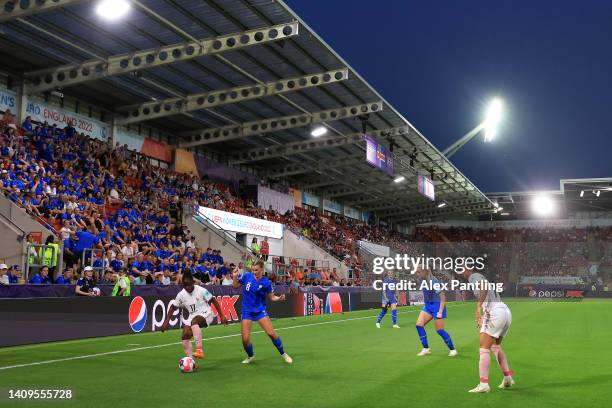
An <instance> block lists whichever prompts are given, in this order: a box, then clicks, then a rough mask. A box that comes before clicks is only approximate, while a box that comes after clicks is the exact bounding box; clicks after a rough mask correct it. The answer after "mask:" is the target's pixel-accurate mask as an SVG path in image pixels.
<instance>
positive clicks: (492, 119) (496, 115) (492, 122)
mask: <svg viewBox="0 0 612 408" xmlns="http://www.w3.org/2000/svg"><path fill="white" fill-rule="evenodd" d="M502 113H503V103H502V101H501V99H499V98H494V99H493V100H492V101H491V103H490V104H489V107H488V108H487V113H486V115H485V119H484V120H483V121H482V122H481V123H480V124H479V125H478V126H476V127H475V128H474V129H472V130H470V131H469V132H467V133H466V134H465V135H463V136H462V137H461V138H460V139H459V140H457V141H456V142H455V143H453V144H452V145H450V146H448V147H447V148H446V149H444V151H443V152H442V154H443V155H444V156H446V158H447V159H448V158H449V157H451V156H452V155H453V154H455V153H457V151H458V150H459V149H461V148H462V147H463V146H465V144H466V143H467V142H469V141H470V140H472V139H473V138H475V137H476V136H477V135H478V134H479V133H480V132H481V131H482V130H484V141H485V142H491V141H492V140H493V139H494V138H495V136H496V135H497V129H498V127H499V122H500V121H501V118H502Z"/></svg>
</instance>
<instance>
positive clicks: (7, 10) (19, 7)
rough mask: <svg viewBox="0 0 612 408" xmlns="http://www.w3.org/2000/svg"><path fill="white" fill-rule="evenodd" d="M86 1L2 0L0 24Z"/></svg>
mask: <svg viewBox="0 0 612 408" xmlns="http://www.w3.org/2000/svg"><path fill="white" fill-rule="evenodd" d="M84 1H86V0H46V1H45V0H30V1H27V2H26V1H19V0H2V1H0V23H6V22H7V21H10V20H15V19H18V18H21V17H26V16H29V15H32V14H36V13H42V12H44V11H48V10H53V9H55V8H60V7H66V6H70V5H71V4H77V3H83V2H84Z"/></svg>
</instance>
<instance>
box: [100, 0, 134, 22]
mask: <svg viewBox="0 0 612 408" xmlns="http://www.w3.org/2000/svg"><path fill="white" fill-rule="evenodd" d="M130 8H131V5H130V2H129V1H127V0H102V1H100V2H99V3H98V5H97V6H96V13H97V14H98V16H100V17H102V18H103V19H105V20H109V21H114V20H118V19H120V18H121V17H123V16H125V15H126V14H127V13H128V11H130Z"/></svg>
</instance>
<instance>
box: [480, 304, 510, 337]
mask: <svg viewBox="0 0 612 408" xmlns="http://www.w3.org/2000/svg"><path fill="white" fill-rule="evenodd" d="M511 324H512V313H511V312H510V309H509V308H508V307H507V306H504V307H495V308H493V309H491V310H490V311H488V312H485V314H484V316H483V318H482V326H481V327H480V332H481V333H487V334H488V335H489V336H491V337H493V338H496V339H498V338H500V337H506V336H507V335H508V331H509V330H510V325H511Z"/></svg>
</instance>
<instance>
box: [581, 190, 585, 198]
mask: <svg viewBox="0 0 612 408" xmlns="http://www.w3.org/2000/svg"><path fill="white" fill-rule="evenodd" d="M582 197H584V190H581V191H580V198H582Z"/></svg>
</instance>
